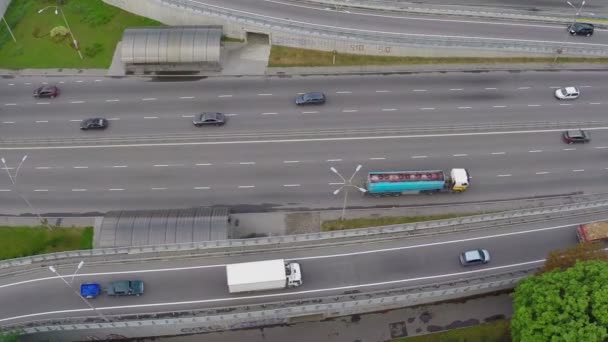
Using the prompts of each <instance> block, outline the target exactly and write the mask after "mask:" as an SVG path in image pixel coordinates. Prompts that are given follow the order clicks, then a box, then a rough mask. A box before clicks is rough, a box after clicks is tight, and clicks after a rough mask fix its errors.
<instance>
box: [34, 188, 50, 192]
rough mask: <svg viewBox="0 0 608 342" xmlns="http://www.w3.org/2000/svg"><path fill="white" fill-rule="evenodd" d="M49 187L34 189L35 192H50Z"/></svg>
mask: <svg viewBox="0 0 608 342" xmlns="http://www.w3.org/2000/svg"><path fill="white" fill-rule="evenodd" d="M48 191H49V189H34V192H48Z"/></svg>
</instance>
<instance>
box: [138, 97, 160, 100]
mask: <svg viewBox="0 0 608 342" xmlns="http://www.w3.org/2000/svg"><path fill="white" fill-rule="evenodd" d="M141 100H142V101H154V100H156V97H146V98H143V99H141Z"/></svg>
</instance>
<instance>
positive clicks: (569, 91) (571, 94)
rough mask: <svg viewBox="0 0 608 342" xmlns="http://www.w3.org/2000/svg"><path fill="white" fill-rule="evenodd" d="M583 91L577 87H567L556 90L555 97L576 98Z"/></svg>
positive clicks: (562, 98) (560, 98) (563, 98)
mask: <svg viewBox="0 0 608 342" xmlns="http://www.w3.org/2000/svg"><path fill="white" fill-rule="evenodd" d="M580 94H581V92H580V91H579V90H578V88H577V87H565V88H559V89H557V90H555V97H556V98H557V99H558V100H574V99H576V98H578V97H579V95H580Z"/></svg>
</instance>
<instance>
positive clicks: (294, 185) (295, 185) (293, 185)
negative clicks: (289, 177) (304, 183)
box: [283, 184, 300, 188]
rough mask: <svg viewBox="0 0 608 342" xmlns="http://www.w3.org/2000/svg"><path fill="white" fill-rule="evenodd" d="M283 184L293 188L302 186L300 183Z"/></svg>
mask: <svg viewBox="0 0 608 342" xmlns="http://www.w3.org/2000/svg"><path fill="white" fill-rule="evenodd" d="M283 186H284V187H286V188H292V187H297V186H300V184H283Z"/></svg>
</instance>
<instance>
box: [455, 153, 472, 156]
mask: <svg viewBox="0 0 608 342" xmlns="http://www.w3.org/2000/svg"><path fill="white" fill-rule="evenodd" d="M466 156H468V154H466V153H460V154H452V157H466Z"/></svg>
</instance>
